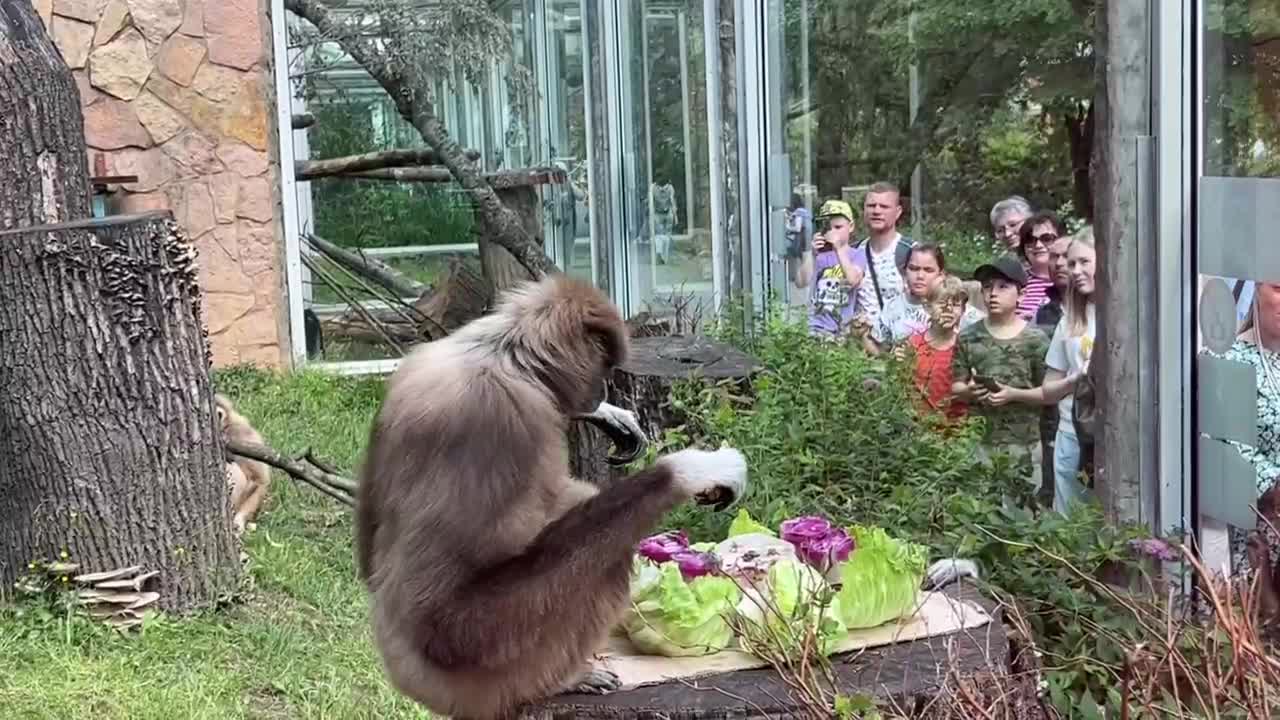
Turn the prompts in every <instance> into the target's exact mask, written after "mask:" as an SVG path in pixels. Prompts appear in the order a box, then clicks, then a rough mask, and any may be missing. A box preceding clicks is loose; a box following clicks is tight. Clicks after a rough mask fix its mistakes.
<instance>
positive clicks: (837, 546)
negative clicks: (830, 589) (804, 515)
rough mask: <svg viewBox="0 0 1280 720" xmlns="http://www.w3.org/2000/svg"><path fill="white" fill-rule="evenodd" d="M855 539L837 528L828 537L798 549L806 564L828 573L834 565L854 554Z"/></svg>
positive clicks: (842, 529)
mask: <svg viewBox="0 0 1280 720" xmlns="http://www.w3.org/2000/svg"><path fill="white" fill-rule="evenodd" d="M853 546H854V543H853V538H851V537H849V533H847V532H845V531H844V528H835V529H833V530H832V531H831V532H830V533H828V534H827V536H826V537H823V538H819V539H817V540H813V541H810V542H808V543H806V544H804V545H802V546H800V547H798V548H797V550H798V554H799V555H800V557H801V558H803V559H804V561H805V562H807V563H809V564H810V565H812V566H814V567H815V568H817V569H819V570H821V571H823V572H826V571H827V570H828V569H830V568H831V567H832V566H833V565H838V564H840V563H842V562H844V561H845V560H848V559H849V554H850V553H852V552H853Z"/></svg>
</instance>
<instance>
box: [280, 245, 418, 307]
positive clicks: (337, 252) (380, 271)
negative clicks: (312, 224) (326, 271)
mask: <svg viewBox="0 0 1280 720" xmlns="http://www.w3.org/2000/svg"><path fill="white" fill-rule="evenodd" d="M303 238H304V239H305V240H306V242H307V244H308V245H310V246H311V247H313V248H315V249H316V250H319V251H320V252H321V253H323V254H324V255H325V256H326V257H328V258H329V259H330V260H333V261H334V262H336V263H338V264H340V265H342V266H343V267H345V268H347V269H348V270H350V271H351V272H353V273H355V274H357V275H359V276H361V277H363V278H366V279H368V280H370V281H371V282H375V283H377V284H379V285H381V286H383V287H385V288H387V289H388V290H390V291H391V292H393V293H395V294H396V295H397V296H399V297H402V298H405V297H412V298H420V297H422V295H423V294H424V293H426V292H429V288H427V286H426V285H423V284H422V283H420V282H418V281H417V280H414V279H413V278H411V277H409V276H408V275H405V274H404V273H402V272H400V271H399V270H396V269H394V268H392V267H391V266H390V265H387V264H386V263H384V262H382V261H381V260H378V259H377V258H372V257H369V256H367V255H363V254H361V253H359V252H357V251H354V250H348V249H347V248H344V247H340V246H338V245H335V244H333V243H331V242H329V241H328V240H325V239H324V238H321V237H318V236H316V235H311V234H306V235H304V236H303Z"/></svg>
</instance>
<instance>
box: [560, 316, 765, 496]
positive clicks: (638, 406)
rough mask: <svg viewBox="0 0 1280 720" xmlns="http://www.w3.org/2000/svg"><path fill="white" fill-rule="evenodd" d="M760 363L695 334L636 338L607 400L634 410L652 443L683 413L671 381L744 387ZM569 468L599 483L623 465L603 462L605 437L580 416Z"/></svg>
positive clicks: (611, 477)
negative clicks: (697, 380)
mask: <svg viewBox="0 0 1280 720" xmlns="http://www.w3.org/2000/svg"><path fill="white" fill-rule="evenodd" d="M759 369H760V364H759V363H758V362H757V361H756V360H755V359H754V358H752V357H751V356H750V355H747V354H746V353H743V352H740V351H739V350H737V349H735V348H733V347H732V346H729V345H725V344H723V343H718V342H714V341H712V340H708V339H706V338H703V337H698V336H688V337H686V336H659V337H642V338H634V339H632V341H631V356H630V358H628V359H627V361H626V362H625V363H623V364H622V365H620V366H619V367H618V368H616V369H615V370H614V372H613V377H612V378H610V380H609V384H608V399H609V402H610V403H612V404H614V405H617V406H618V407H620V408H623V409H625V410H631V411H632V412H634V413H635V414H636V419H637V420H638V421H639V423H640V427H641V428H643V429H644V431H645V435H647V436H648V438H649V442H650V443H651V444H653V443H657V442H659V441H660V440H661V439H662V436H663V433H665V432H666V430H668V429H670V428H673V427H676V426H678V425H679V424H680V423H681V422H683V418H682V417H681V416H680V414H679V413H678V412H676V410H675V409H674V408H672V407H671V403H670V402H669V399H670V397H671V387H672V385H673V384H675V383H677V382H679V381H681V380H686V379H689V378H692V377H694V376H698V377H701V378H703V379H705V380H707V381H710V382H712V383H715V382H719V381H721V380H726V379H731V380H737V381H740V384H741V385H742V386H743V388H744V391H745V389H746V387H747V386H748V385H749V383H750V379H751V376H752V375H753V374H754V373H755V372H756V371H757V370H759ZM569 448H570V450H569V470H570V472H571V473H572V474H573V476H574V477H577V478H580V479H583V480H586V481H588V482H594V483H601V482H605V481H609V480H617V479H619V478H621V477H623V475H625V474H626V471H625V469H614V470H611V469H610V468H609V465H608V464H607V463H606V462H605V457H606V455H608V453H609V450H610V445H609V438H608V437H607V436H606V435H605V434H604V433H603V432H601V431H600V430H599V429H597V428H596V427H595V426H593V425H591V424H589V423H586V422H583V421H579V422H575V423H573V424H571V425H570V427H569Z"/></svg>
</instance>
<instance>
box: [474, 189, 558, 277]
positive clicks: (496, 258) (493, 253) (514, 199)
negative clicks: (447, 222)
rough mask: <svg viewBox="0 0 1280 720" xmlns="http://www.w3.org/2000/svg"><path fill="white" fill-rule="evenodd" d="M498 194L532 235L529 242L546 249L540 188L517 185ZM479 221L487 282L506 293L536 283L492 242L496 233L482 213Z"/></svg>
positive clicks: (481, 256) (482, 258) (481, 258)
mask: <svg viewBox="0 0 1280 720" xmlns="http://www.w3.org/2000/svg"><path fill="white" fill-rule="evenodd" d="M496 192H497V194H498V198H499V199H500V200H502V204H503V205H506V206H507V207H508V208H510V209H511V210H512V211H513V212H515V214H516V215H517V216H518V217H519V218H520V224H521V225H522V226H523V227H524V230H525V232H527V233H528V234H529V238H530V239H531V240H533V241H534V242H535V243H537V245H538V247H539V248H541V247H544V246H545V241H544V240H543V233H542V201H541V198H540V197H539V196H538V188H537V187H536V186H535V185H514V186H512V187H504V188H500V189H498V190H496ZM476 220H477V223H476V227H478V228H480V229H481V231H480V233H479V235H478V237H477V240H476V244H477V246H478V249H479V251H480V266H481V267H482V268H483V270H484V276H485V278H487V279H488V280H489V283H490V284H491V285H492V286H493V288H494V290H496V291H502V290H505V289H507V288H509V287H513V286H515V285H517V284H519V283H521V282H523V281H525V280H529V279H532V277H533V276H532V275H530V274H529V271H528V270H526V269H525V268H524V266H523V265H521V264H520V262H519V261H518V260H516V258H515V256H514V255H512V254H511V253H510V252H508V251H507V249H506V248H504V247H502V246H501V245H499V244H498V243H496V242H494V241H493V240H490V239H489V234H490V233H491V232H495V231H494V230H493V229H492V228H490V227H489V226H488V224H487V223H485V222H484V220H483V216H482V215H481V214H480V213H476Z"/></svg>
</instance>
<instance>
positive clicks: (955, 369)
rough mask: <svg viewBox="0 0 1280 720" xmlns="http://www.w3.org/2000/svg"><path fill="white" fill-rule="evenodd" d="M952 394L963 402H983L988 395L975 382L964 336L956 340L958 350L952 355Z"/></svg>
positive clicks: (985, 390) (984, 389)
mask: <svg viewBox="0 0 1280 720" xmlns="http://www.w3.org/2000/svg"><path fill="white" fill-rule="evenodd" d="M951 394H952V396H954V397H955V398H956V399H957V400H961V401H963V402H973V401H975V400H982V399H983V398H984V397H986V395H987V389H986V388H984V387H982V386H981V385H978V384H977V383H975V382H974V381H973V376H972V373H971V372H970V367H969V352H968V347H967V345H966V343H965V341H964V337H963V336H961V337H959V338H956V349H955V352H954V353H952V355H951Z"/></svg>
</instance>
